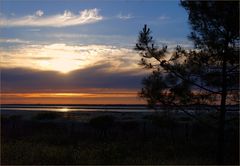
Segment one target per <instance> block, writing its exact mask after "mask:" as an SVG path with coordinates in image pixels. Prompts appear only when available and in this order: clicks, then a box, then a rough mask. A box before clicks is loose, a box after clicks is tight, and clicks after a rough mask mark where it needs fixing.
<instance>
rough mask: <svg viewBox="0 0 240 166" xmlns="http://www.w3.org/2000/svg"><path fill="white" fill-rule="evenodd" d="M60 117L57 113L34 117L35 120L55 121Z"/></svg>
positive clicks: (41, 114) (40, 114)
mask: <svg viewBox="0 0 240 166" xmlns="http://www.w3.org/2000/svg"><path fill="white" fill-rule="evenodd" d="M59 117H60V115H59V114H58V113H56V112H44V113H39V114H37V115H36V116H34V117H33V120H54V119H57V118H59Z"/></svg>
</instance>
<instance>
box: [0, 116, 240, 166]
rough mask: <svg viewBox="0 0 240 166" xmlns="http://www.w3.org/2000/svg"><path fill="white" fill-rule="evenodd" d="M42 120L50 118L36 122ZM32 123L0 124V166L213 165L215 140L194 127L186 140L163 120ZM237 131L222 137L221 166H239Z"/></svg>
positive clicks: (169, 121)
mask: <svg viewBox="0 0 240 166" xmlns="http://www.w3.org/2000/svg"><path fill="white" fill-rule="evenodd" d="M39 116H40V115H39ZM39 116H37V117H39ZM41 116H43V115H41ZM41 116H40V117H41ZM44 116H45V115H44ZM46 117H47V119H49V117H51V116H49V115H47V116H45V117H44V118H40V119H46ZM17 119H18V118H17ZM37 119H38V120H36V119H34V120H29V121H27V120H21V119H20V120H19V119H18V120H16V119H14V118H7V119H6V118H4V119H2V126H1V127H2V132H1V138H2V139H1V164H2V165H15V164H20V165H25V164H27V165H31V164H32V165H36V164H44V165H55V164H62V165H74V164H78V165H80V164H85V165H86V164H91V165H95V164H102V165H106V164H117V165H119V164H129V165H136V164H141V165H147V164H158V165H159V164H164V165H166V164H173V165H176V164H184V165H186V164H190V165H192V164H201V165H203V164H216V162H215V158H216V142H217V137H216V134H215V133H214V132H213V131H212V130H210V129H206V128H204V127H203V126H201V125H199V124H198V123H196V122H195V123H193V124H192V125H191V126H190V127H189V131H188V135H189V136H188V137H189V138H188V140H187V139H186V134H185V133H186V131H185V130H186V128H185V126H181V123H178V121H177V120H176V119H175V120H174V121H173V119H174V118H171V117H166V116H165V115H164V116H161V115H156V116H148V117H145V118H144V119H143V122H142V121H133V120H128V121H126V122H123V121H120V122H119V121H116V120H115V118H114V117H112V116H100V117H96V118H93V119H92V120H90V122H89V123H77V122H71V123H56V122H55V121H52V122H51V121H50V122H49V121H47V122H44V121H39V118H37ZM50 119H51V118H50ZM53 119H55V118H53ZM182 120H183V119H181V121H182ZM188 121H189V120H188ZM12 124H15V125H13V126H12ZM166 124H167V125H166ZM169 124H170V125H169ZM172 124H174V125H172ZM234 124H236V123H232V124H231V125H234ZM109 125H110V126H111V127H109ZM99 126H101V127H99ZM107 126H108V127H107ZM106 127H107V128H106ZM238 129H239V127H233V129H231V130H229V131H226V132H229V133H227V135H226V136H227V140H228V142H227V144H226V148H225V151H226V156H225V159H226V164H236V165H237V164H238V162H239V161H238V159H239V157H238V154H239V150H238V147H239V142H238V139H239V134H238ZM99 131H100V132H99ZM102 131H104V134H102ZM200 131H201V132H200Z"/></svg>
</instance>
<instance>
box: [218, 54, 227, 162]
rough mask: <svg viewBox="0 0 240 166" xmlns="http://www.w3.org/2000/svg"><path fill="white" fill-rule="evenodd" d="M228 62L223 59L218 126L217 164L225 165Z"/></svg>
mask: <svg viewBox="0 0 240 166" xmlns="http://www.w3.org/2000/svg"><path fill="white" fill-rule="evenodd" d="M226 67H227V62H226V58H225V56H224V57H223V66H222V94H221V107H220V116H219V124H218V149H217V150H218V151H217V162H218V164H224V144H225V142H224V137H225V131H224V129H225V113H226V98H227V80H226V79H227V71H226Z"/></svg>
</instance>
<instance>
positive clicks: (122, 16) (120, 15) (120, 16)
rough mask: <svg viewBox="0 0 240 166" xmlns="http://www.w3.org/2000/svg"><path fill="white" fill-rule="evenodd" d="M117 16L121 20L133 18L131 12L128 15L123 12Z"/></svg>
mask: <svg viewBox="0 0 240 166" xmlns="http://www.w3.org/2000/svg"><path fill="white" fill-rule="evenodd" d="M117 17H118V18H119V19H121V20H128V19H132V18H133V16H132V15H131V14H127V15H122V14H121V13H120V14H118V15H117Z"/></svg>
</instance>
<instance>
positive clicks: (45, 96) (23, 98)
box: [1, 91, 145, 112]
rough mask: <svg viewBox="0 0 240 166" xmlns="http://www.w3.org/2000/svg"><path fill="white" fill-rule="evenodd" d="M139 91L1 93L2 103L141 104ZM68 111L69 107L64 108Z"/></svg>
mask: <svg viewBox="0 0 240 166" xmlns="http://www.w3.org/2000/svg"><path fill="white" fill-rule="evenodd" d="M139 103H145V101H143V100H140V99H139V98H138V96H137V92H134V91H131V92H109V93H108V92H106V93H101V92H96V93H36V92H35V93H1V104H139ZM62 111H65V112H66V111H67V109H65V108H64V109H62Z"/></svg>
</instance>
